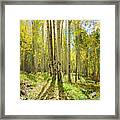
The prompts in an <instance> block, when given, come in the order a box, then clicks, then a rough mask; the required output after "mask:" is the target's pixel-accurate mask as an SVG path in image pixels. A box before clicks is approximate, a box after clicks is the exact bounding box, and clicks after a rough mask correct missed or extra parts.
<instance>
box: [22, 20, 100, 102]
mask: <svg viewBox="0 0 120 120" xmlns="http://www.w3.org/2000/svg"><path fill="white" fill-rule="evenodd" d="M20 99H22V100H99V99H100V21H99V20H20Z"/></svg>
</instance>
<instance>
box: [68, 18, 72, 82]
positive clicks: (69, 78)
mask: <svg viewBox="0 0 120 120" xmlns="http://www.w3.org/2000/svg"><path fill="white" fill-rule="evenodd" d="M70 23H71V21H70V20H68V81H69V82H71V77H70Z"/></svg>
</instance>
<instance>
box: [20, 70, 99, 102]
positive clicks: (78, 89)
mask: <svg viewBox="0 0 120 120" xmlns="http://www.w3.org/2000/svg"><path fill="white" fill-rule="evenodd" d="M71 80H72V83H69V82H67V75H65V76H64V77H63V91H64V96H63V98H60V95H59V93H60V91H59V89H58V81H57V80H56V81H55V82H54V83H52V78H51V77H50V76H49V75H48V74H47V73H40V72H38V73H36V74H33V73H29V74H28V73H23V72H21V74H20V99H22V100H59V99H61V100H99V99H100V83H99V82H95V81H93V80H91V79H87V78H85V77H80V80H77V81H76V82H75V76H74V74H71Z"/></svg>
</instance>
